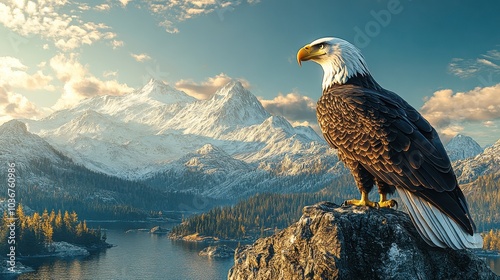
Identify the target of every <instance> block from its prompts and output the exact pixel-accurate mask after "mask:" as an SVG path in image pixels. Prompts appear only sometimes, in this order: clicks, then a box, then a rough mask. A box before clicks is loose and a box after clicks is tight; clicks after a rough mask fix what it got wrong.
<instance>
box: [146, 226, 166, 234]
mask: <svg viewBox="0 0 500 280" xmlns="http://www.w3.org/2000/svg"><path fill="white" fill-rule="evenodd" d="M168 232H169V230H168V229H166V228H162V227H161V226H155V227H153V228H151V229H150V230H149V233H153V234H167V233H168Z"/></svg>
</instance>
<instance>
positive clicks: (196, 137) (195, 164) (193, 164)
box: [17, 80, 499, 198]
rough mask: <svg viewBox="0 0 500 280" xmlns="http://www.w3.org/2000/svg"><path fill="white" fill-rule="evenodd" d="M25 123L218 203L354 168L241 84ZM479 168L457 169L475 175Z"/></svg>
mask: <svg viewBox="0 0 500 280" xmlns="http://www.w3.org/2000/svg"><path fill="white" fill-rule="evenodd" d="M17 123H18V124H20V123H19V122H17ZM25 123H26V124H27V127H28V130H29V131H30V132H32V133H34V134H37V135H38V136H40V137H41V138H43V140H45V141H46V142H48V143H49V144H50V145H49V144H46V145H48V146H52V147H54V148H55V150H57V151H60V153H59V154H60V155H61V157H63V158H69V159H71V160H72V162H74V163H76V164H79V165H82V166H85V167H86V168H88V169H90V170H92V171H94V172H100V173H105V174H108V175H112V176H117V177H120V178H122V179H127V180H133V181H136V182H141V183H143V184H144V185H146V186H152V187H155V188H158V189H161V190H167V191H174V192H178V191H181V192H190V193H195V194H199V195H202V196H210V197H214V198H238V197H244V196H247V195H251V194H253V193H256V192H298V191H307V190H314V189H319V188H322V187H324V186H326V185H328V184H329V183H330V182H331V181H332V180H334V179H335V178H336V177H337V176H340V175H341V174H345V173H347V172H348V171H347V170H346V169H345V168H344V166H343V165H342V164H341V163H340V162H339V160H338V158H337V155H336V152H335V151H334V150H333V149H331V148H329V147H328V145H327V144H326V143H325V142H324V140H323V139H322V138H321V137H319V136H318V135H317V134H316V133H315V132H314V131H313V130H312V129H311V128H310V127H293V126H292V125H290V123H289V122H288V121H287V120H286V119H284V118H283V117H281V116H272V115H271V114H269V113H268V112H267V111H266V110H265V109H264V107H263V106H262V104H261V103H260V102H259V101H258V99H257V98H256V97H255V96H254V95H253V94H252V93H251V92H249V91H248V90H247V89H245V88H244V87H243V86H242V85H241V83H239V82H238V81H231V82H230V83H228V84H226V85H225V86H223V87H222V88H220V89H219V90H218V91H217V92H216V94H215V95H214V96H213V97H212V98H211V99H209V100H196V99H194V98H192V97H190V96H188V95H186V94H185V93H184V92H181V91H178V90H176V89H174V88H172V87H170V86H168V85H166V84H164V83H163V82H159V81H154V80H152V81H150V82H149V83H148V84H147V85H146V86H144V87H143V88H142V89H139V90H136V91H135V92H132V93H130V94H126V95H123V96H100V97H95V98H91V99H87V100H84V101H83V102H81V103H80V104H78V105H77V106H75V107H73V108H71V109H66V110H62V111H58V112H55V113H54V114H52V115H50V116H48V117H47V118H45V119H42V120H39V121H33V120H25ZM24 130H25V132H26V133H28V132H27V131H26V129H24ZM38 136H37V137H38ZM41 138H40V140H42V139H41ZM34 145H35V144H34ZM497 146H499V145H497ZM477 147H478V145H477V143H475V142H474V141H473V140H472V139H471V138H469V137H465V136H458V137H456V138H454V139H453V140H452V141H451V142H450V143H449V144H448V145H447V150H448V152H449V153H450V157H452V159H455V158H463V157H468V156H472V154H471V153H470V152H474V151H475V150H476V149H477ZM495 147H496V146H493V147H491V148H489V149H487V150H486V151H485V152H484V153H483V154H481V155H484V154H486V153H487V151H492V150H494V149H495ZM26 149H28V148H26ZM63 155H64V156H63ZM481 155H479V156H477V157H480V156H481ZM477 157H476V158H477ZM467 160H472V159H471V158H469V159H467ZM467 160H466V161H467ZM463 162H465V161H463ZM485 164H486V163H485ZM469 165H470V166H476V165H473V164H472V163H471V164H469ZM459 166H462V165H459ZM481 166H483V165H481ZM474 168H475V167H474ZM474 168H473V167H466V168H465V167H460V168H459V171H460V174H462V175H461V176H469V177H471V176H472V175H467V174H472V173H471V172H472V171H469V170H476V169H477V168H476V169H474ZM478 168H480V167H478ZM484 168H486V167H484ZM484 168H483V169H484ZM488 168H489V167H488ZM474 172H476V171H474ZM476 173H477V172H476ZM474 174H475V173H474Z"/></svg>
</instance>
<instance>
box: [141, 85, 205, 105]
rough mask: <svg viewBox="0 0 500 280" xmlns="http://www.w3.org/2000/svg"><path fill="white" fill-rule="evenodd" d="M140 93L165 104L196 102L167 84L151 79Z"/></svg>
mask: <svg viewBox="0 0 500 280" xmlns="http://www.w3.org/2000/svg"><path fill="white" fill-rule="evenodd" d="M138 93H139V94H141V95H144V96H148V97H149V98H151V99H154V100H157V101H160V102H163V103H165V104H174V103H191V102H194V101H196V99H195V98H194V97H191V96H189V95H187V94H186V93H184V92H183V91H179V90H176V89H175V88H173V87H171V86H169V85H168V84H166V83H165V82H163V81H160V80H155V79H151V80H150V81H149V82H148V83H147V84H146V85H145V86H144V87H142V89H140V90H139V91H138Z"/></svg>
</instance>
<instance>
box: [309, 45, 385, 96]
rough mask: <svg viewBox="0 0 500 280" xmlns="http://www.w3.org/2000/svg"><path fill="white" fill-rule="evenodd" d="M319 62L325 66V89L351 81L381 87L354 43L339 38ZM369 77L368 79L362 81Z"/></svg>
mask: <svg viewBox="0 0 500 280" xmlns="http://www.w3.org/2000/svg"><path fill="white" fill-rule="evenodd" d="M318 63H319V64H320V65H321V67H322V68H323V72H324V75H323V91H326V90H328V89H329V88H331V87H334V86H336V85H345V84H348V83H351V82H355V83H357V84H360V85H361V84H366V85H373V86H374V87H379V86H378V84H377V83H376V82H375V80H374V79H373V78H372V77H371V75H370V71H368V67H366V64H365V60H364V58H363V55H361V52H360V51H359V50H358V49H357V48H356V47H355V46H353V45H351V44H349V43H347V42H345V41H343V40H339V42H335V43H334V44H332V45H331V49H330V51H329V53H328V54H326V55H325V57H324V58H322V59H320V60H319V61H318ZM363 79H367V81H362V80H363Z"/></svg>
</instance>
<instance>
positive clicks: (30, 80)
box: [0, 56, 54, 90]
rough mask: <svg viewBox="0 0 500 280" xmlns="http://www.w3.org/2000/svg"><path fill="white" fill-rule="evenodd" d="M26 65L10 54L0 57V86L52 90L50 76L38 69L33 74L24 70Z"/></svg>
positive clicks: (26, 68)
mask: <svg viewBox="0 0 500 280" xmlns="http://www.w3.org/2000/svg"><path fill="white" fill-rule="evenodd" d="M27 70H28V67H27V66H25V65H24V64H23V63H22V62H21V61H20V60H19V59H17V58H14V57H11V56H3V57H0V86H3V87H8V88H12V87H13V88H23V89H29V90H37V89H44V90H54V87H53V86H52V85H51V84H50V82H51V81H52V77H50V76H48V75H45V74H44V73H43V72H42V71H40V70H38V71H36V72H35V73H34V74H29V73H28V72H26V71H27Z"/></svg>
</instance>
